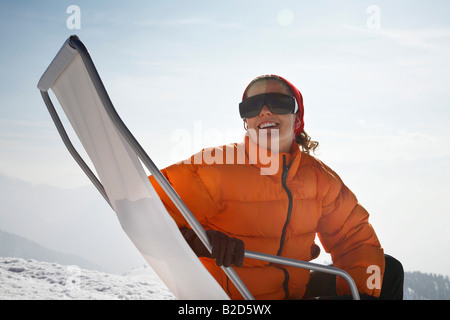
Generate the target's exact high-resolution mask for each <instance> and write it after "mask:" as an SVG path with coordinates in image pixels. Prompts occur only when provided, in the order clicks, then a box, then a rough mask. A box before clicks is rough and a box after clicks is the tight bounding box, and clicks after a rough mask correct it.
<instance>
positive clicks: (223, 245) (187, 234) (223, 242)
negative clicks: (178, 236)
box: [180, 228, 245, 267]
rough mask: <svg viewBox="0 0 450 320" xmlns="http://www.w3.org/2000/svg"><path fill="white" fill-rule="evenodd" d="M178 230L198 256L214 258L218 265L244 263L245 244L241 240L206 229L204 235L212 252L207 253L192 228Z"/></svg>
mask: <svg viewBox="0 0 450 320" xmlns="http://www.w3.org/2000/svg"><path fill="white" fill-rule="evenodd" d="M180 231H181V233H182V234H183V236H184V238H185V239H186V241H187V243H188V244H189V246H190V247H191V248H192V250H194V252H195V254H196V255H197V256H198V257H206V258H212V259H215V260H216V264H217V265H218V266H219V267H221V266H224V267H229V266H230V265H232V264H233V265H235V266H237V267H241V266H242V264H243V263H244V253H245V246H244V242H243V241H242V240H239V239H237V238H231V237H229V236H227V235H226V234H225V233H223V232H220V231H215V230H207V231H206V235H207V236H208V239H209V243H210V244H211V248H212V253H209V251H208V249H206V247H205V245H204V244H203V242H202V241H201V240H200V238H199V237H198V236H197V234H196V233H195V232H194V231H193V230H192V229H189V228H182V229H180Z"/></svg>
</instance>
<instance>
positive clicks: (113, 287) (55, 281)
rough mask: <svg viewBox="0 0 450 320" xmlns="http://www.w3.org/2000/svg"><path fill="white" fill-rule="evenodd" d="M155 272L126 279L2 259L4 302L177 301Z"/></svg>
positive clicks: (146, 271)
mask: <svg viewBox="0 0 450 320" xmlns="http://www.w3.org/2000/svg"><path fill="white" fill-rule="evenodd" d="M174 299H175V297H174V295H173V294H172V293H171V292H170V291H169V290H168V289H167V287H166V286H165V285H164V283H162V281H161V280H160V279H159V278H158V276H157V275H156V274H155V273H154V272H153V270H152V269H151V268H150V267H148V266H144V267H142V268H139V269H134V270H132V271H130V272H127V273H125V274H122V275H116V274H109V273H104V272H99V271H91V270H85V269H81V268H79V267H77V266H63V265H60V264H57V263H48V262H39V261H36V260H32V259H30V260H25V259H21V258H0V300H174Z"/></svg>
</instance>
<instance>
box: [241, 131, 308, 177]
mask: <svg viewBox="0 0 450 320" xmlns="http://www.w3.org/2000/svg"><path fill="white" fill-rule="evenodd" d="M244 146H245V158H246V159H245V163H246V164H250V165H252V166H254V167H256V168H258V169H260V170H261V175H270V176H277V177H278V176H280V177H281V175H282V174H283V163H285V164H286V166H288V167H289V174H288V179H289V178H291V177H293V176H294V175H295V173H296V172H297V170H298V167H299V164H300V159H301V152H300V147H299V146H298V144H297V143H296V142H295V141H292V145H291V151H290V152H279V153H276V152H272V151H271V150H268V149H266V148H264V147H262V146H260V145H258V144H257V143H256V142H254V141H253V139H251V138H250V137H249V135H248V134H246V135H245V138H244ZM284 159H285V160H284ZM283 160H284V162H283Z"/></svg>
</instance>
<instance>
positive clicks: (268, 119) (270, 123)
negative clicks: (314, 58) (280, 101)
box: [245, 80, 296, 152]
mask: <svg viewBox="0 0 450 320" xmlns="http://www.w3.org/2000/svg"><path fill="white" fill-rule="evenodd" d="M267 92H274V93H284V94H288V95H291V94H290V92H289V91H288V89H287V88H286V87H285V86H284V85H283V84H282V83H281V82H279V81H277V80H262V81H258V82H256V83H255V84H254V85H252V86H251V87H250V88H249V89H248V91H247V97H252V96H255V95H258V94H262V93H267ZM295 118H296V115H295V114H275V113H272V112H271V111H270V110H269V108H268V107H267V106H264V107H263V108H262V110H261V112H260V113H259V115H258V116H256V117H253V118H248V119H245V121H246V122H247V126H248V130H249V133H250V137H251V138H252V139H253V140H254V141H255V137H254V136H253V137H252V135H253V134H255V135H256V137H259V139H258V140H257V141H256V142H257V143H258V144H260V145H262V146H263V147H265V148H267V149H269V150H272V149H275V146H272V143H271V141H272V139H275V137H276V133H278V145H279V146H278V149H279V152H289V151H290V150H291V144H292V139H293V136H294V123H295ZM264 133H266V134H267V141H264V140H265V139H261V137H265V135H264ZM274 141H276V140H274Z"/></svg>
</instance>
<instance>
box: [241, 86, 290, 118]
mask: <svg viewBox="0 0 450 320" xmlns="http://www.w3.org/2000/svg"><path fill="white" fill-rule="evenodd" d="M264 105H266V106H267V107H268V108H269V110H270V112H272V113H275V114H289V113H295V112H296V111H297V110H298V105H297V100H295V98H294V97H291V96H289V95H287V94H283V93H276V92H269V93H263V94H258V95H256V96H252V97H250V98H246V99H244V100H243V101H242V102H241V103H239V113H240V115H241V118H242V119H248V118H253V117H256V116H257V115H259V114H260V113H261V110H262V108H263V107H264Z"/></svg>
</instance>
